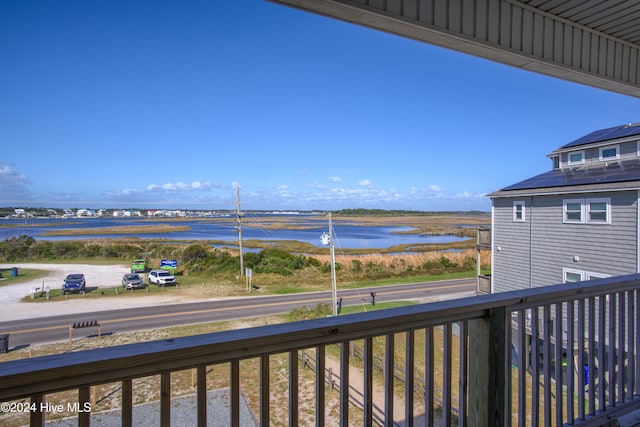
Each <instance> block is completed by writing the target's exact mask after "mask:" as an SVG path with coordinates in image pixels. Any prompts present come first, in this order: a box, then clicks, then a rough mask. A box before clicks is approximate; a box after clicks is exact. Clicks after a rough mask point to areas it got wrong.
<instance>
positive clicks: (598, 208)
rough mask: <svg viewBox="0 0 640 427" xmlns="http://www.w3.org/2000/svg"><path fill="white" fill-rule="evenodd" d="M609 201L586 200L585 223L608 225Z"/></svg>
mask: <svg viewBox="0 0 640 427" xmlns="http://www.w3.org/2000/svg"><path fill="white" fill-rule="evenodd" d="M609 210H610V203H609V199H587V222H589V223H591V222H601V223H605V224H608V223H609Z"/></svg>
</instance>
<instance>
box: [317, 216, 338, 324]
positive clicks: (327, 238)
mask: <svg viewBox="0 0 640 427" xmlns="http://www.w3.org/2000/svg"><path fill="white" fill-rule="evenodd" d="M320 240H321V241H322V244H323V245H327V244H328V245H329V254H330V257H331V291H332V296H333V298H332V299H333V315H334V316H337V315H338V292H337V289H336V255H335V250H334V248H333V224H332V223H331V212H329V234H327V233H323V234H322V236H320Z"/></svg>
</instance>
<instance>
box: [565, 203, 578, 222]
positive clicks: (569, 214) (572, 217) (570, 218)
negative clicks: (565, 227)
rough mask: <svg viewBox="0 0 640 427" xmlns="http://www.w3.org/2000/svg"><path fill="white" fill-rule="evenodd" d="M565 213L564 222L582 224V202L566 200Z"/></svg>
mask: <svg viewBox="0 0 640 427" xmlns="http://www.w3.org/2000/svg"><path fill="white" fill-rule="evenodd" d="M563 211H564V213H563V214H564V218H563V221H562V222H578V223H580V222H582V200H565V201H564V203H563Z"/></svg>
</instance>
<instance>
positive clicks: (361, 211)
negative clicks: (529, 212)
mask: <svg viewBox="0 0 640 427" xmlns="http://www.w3.org/2000/svg"><path fill="white" fill-rule="evenodd" d="M332 213H333V214H334V215H339V216H441V215H444V216H446V215H473V216H475V215H478V216H480V215H482V216H484V215H487V214H488V212H482V211H413V210H387V209H365V208H356V209H340V210H337V211H333V212H332Z"/></svg>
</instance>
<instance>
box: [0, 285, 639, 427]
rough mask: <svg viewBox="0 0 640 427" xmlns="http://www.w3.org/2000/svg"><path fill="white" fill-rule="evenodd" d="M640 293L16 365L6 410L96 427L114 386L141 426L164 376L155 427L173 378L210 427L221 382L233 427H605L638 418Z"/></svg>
mask: <svg viewBox="0 0 640 427" xmlns="http://www.w3.org/2000/svg"><path fill="white" fill-rule="evenodd" d="M639 290H640V275H631V276H623V277H617V278H608V279H598V280H594V281H590V282H582V283H573V284H563V285H555V286H547V287H541V288H534V289H527V290H522V291H515V292H505V293H500V294H494V295H481V296H477V297H470V298H464V299H455V300H447V301H441V302H434V303H428V304H419V305H415V306H409V307H403V308H396V309H388V310H380V311H374V312H369V313H362V314H353V315H345V316H338V317H329V318H323V319H317V320H310V321H302V322H295V323H286V324H278V325H270V326H263V327H255V328H247V329H241V330H233V331H225V332H219V333H212V334H204V335H197V336H190V337H183V338H175V339H167V340H159V341H152V342H143V343H138V344H129V345H121V346H116V347H109V348H102V349H96V350H87V351H78V352H70V353H64V354H57V355H52V356H46V357H39V358H32V359H24V360H16V361H10V362H5V363H2V364H0V402H11V403H12V405H13V409H16V408H18V404H20V405H22V406H21V407H22V408H25V407H26V408H28V412H29V416H30V419H29V422H30V424H31V425H32V426H41V425H44V423H45V418H47V417H51V413H50V411H49V409H48V408H49V407H48V406H47V405H48V403H51V404H54V405H55V404H56V403H57V400H56V399H59V398H60V397H59V396H60V395H61V393H67V394H68V393H69V392H68V391H69V390H73V393H74V396H75V397H74V399H75V402H74V403H75V405H76V406H74V408H75V409H77V411H76V412H77V415H76V416H77V418H78V425H80V426H85V425H90V422H91V419H92V417H97V416H98V415H99V414H98V413H97V412H96V411H95V410H93V411H83V408H95V406H93V405H94V402H93V399H94V398H93V397H92V396H93V394H94V393H93V391H94V390H95V389H96V388H97V387H102V386H103V385H104V384H116V387H115V388H114V390H115V391H113V392H112V394H117V396H115V401H117V402H118V407H119V408H118V410H117V411H116V412H115V414H116V415H115V416H117V417H118V418H119V423H120V424H121V425H123V426H131V425H133V424H134V422H135V423H137V422H138V421H139V420H136V419H135V416H134V415H135V410H134V409H135V408H134V401H135V402H136V403H139V402H141V401H144V400H145V397H144V396H140V390H139V384H140V381H141V380H142V379H144V378H150V377H153V378H159V380H158V385H157V387H158V390H157V391H158V392H159V393H158V394H159V402H158V403H157V404H159V410H158V411H157V413H156V416H157V419H158V421H157V423H156V424H157V425H162V426H168V425H170V424H171V420H172V417H171V412H172V408H174V406H173V405H172V402H173V401H174V400H176V399H177V397H178V396H177V394H178V393H177V392H176V389H175V388H177V387H176V386H175V384H176V381H175V380H176V378H177V376H178V375H182V374H183V371H184V370H192V372H193V385H194V393H193V395H192V396H191V397H190V398H191V399H192V402H193V405H192V408H193V409H192V412H193V413H192V420H193V421H192V422H189V423H188V424H193V425H200V426H204V425H207V421H209V422H211V421H212V420H211V414H210V413H208V406H210V404H209V403H208V401H207V398H208V397H207V395H208V392H209V391H210V390H208V384H210V383H211V381H212V380H213V378H212V377H215V379H216V380H221V379H223V380H224V382H225V384H227V386H228V393H227V394H226V396H227V397H226V399H227V400H226V401H225V404H226V405H227V406H225V408H227V409H225V413H224V419H225V420H227V419H228V425H231V426H239V425H241V422H242V423H243V425H246V422H247V421H251V420H254V422H258V423H259V424H260V425H270V424H274V425H290V426H297V425H309V424H315V425H317V426H324V425H344V426H346V425H354V424H355V425H385V426H392V425H407V426H410V425H427V426H432V425H446V426H449V425H460V426H490V427H494V426H503V425H517V426H525V425H533V426H537V425H545V426H560V425H566V424H572V425H585V426H587V425H589V426H591V425H594V426H595V425H603V424H604V423H605V422H607V421H610V420H611V419H613V418H615V417H617V416H619V415H622V414H624V413H626V412H629V411H631V410H634V409H637V408H638V407H640V399H639V397H638V390H640V357H637V356H638V355H639V353H640V339H639V331H640V316H639V315H638V313H637V308H638V307H639V306H640V292H639ZM309 357H311V358H312V360H313V361H312V363H311V362H309V361H308V360H309V359H308V358H309ZM248 361H253V362H254V363H253V364H254V366H257V369H256V371H257V374H256V378H254V379H252V380H247V378H246V375H247V374H246V372H245V368H246V366H247V362H248ZM310 365H313V366H312V367H313V370H311V369H310V368H309V366H310ZM329 365H331V366H329ZM328 368H331V369H330V370H331V372H332V375H331V376H330V378H331V380H330V381H329V382H327V378H328V377H327V375H326V374H325V373H326V372H327V370H328ZM145 384H147V386H148V383H145ZM76 393H77V394H76ZM247 395H252V396H253V397H250V398H248V399H247V397H246V396H247ZM110 397H111V398H113V396H110ZM247 400H249V407H250V411H251V412H252V413H253V416H252V417H250V419H247V418H246V417H245V416H244V415H242V416H241V412H242V408H243V402H246V401H247ZM3 408H4V409H7V408H9V406H6V405H5V406H3ZM6 415H7V414H6V413H5V414H2V415H0V424H3V425H6V424H7V423H5V422H3V418H2V417H5V416H6ZM208 417H209V420H208V419H207V418H208ZM243 417H244V418H243ZM218 421H219V420H218ZM225 423H226V422H225ZM174 424H176V425H177V424H178V422H174ZM180 424H181V425H184V424H185V423H184V420H183V421H181V422H180Z"/></svg>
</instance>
